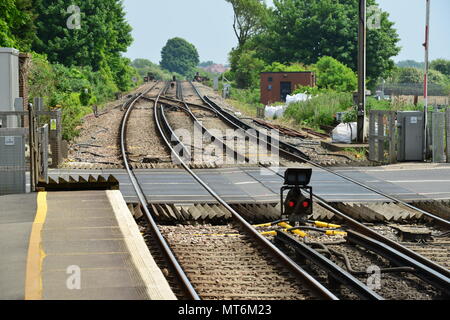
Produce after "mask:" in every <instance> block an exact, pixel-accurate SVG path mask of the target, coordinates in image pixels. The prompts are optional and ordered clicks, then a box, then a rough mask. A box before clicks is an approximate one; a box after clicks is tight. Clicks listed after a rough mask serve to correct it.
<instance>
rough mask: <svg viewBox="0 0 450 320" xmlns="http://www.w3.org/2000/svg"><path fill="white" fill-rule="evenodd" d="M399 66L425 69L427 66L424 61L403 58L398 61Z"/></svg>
mask: <svg viewBox="0 0 450 320" xmlns="http://www.w3.org/2000/svg"><path fill="white" fill-rule="evenodd" d="M396 65H397V67H399V68H418V69H423V68H425V63H424V62H417V61H415V60H403V61H399V62H397V63H396Z"/></svg>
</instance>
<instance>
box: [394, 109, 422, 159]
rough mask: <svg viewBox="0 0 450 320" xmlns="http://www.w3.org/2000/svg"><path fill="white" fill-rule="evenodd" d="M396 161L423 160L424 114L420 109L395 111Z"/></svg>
mask: <svg viewBox="0 0 450 320" xmlns="http://www.w3.org/2000/svg"><path fill="white" fill-rule="evenodd" d="M397 121H398V124H397V125H398V138H399V144H398V153H397V154H398V161H423V160H424V158H423V144H424V128H425V124H424V114H423V112H421V111H401V112H397Z"/></svg>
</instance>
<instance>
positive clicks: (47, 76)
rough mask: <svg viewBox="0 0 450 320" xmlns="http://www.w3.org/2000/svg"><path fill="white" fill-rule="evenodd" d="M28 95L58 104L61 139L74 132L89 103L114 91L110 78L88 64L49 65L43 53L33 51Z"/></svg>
mask: <svg viewBox="0 0 450 320" xmlns="http://www.w3.org/2000/svg"><path fill="white" fill-rule="evenodd" d="M29 89H30V98H33V97H44V99H45V104H46V105H48V106H51V107H56V106H61V108H62V117H63V138H64V139H66V140H70V139H72V138H74V137H75V136H76V135H77V130H76V127H77V126H79V125H80V123H81V119H82V118H83V117H84V116H85V115H86V114H88V113H91V112H92V109H91V108H90V106H92V105H94V104H100V105H101V104H103V103H105V102H106V101H108V100H109V99H110V98H111V97H112V96H114V93H115V92H117V91H118V87H117V85H116V84H115V83H114V80H113V79H112V77H108V76H105V74H103V73H102V72H99V71H97V72H95V71H92V69H91V68H90V67H70V68H69V67H66V66H64V65H62V64H50V63H49V62H48V60H47V58H46V57H45V56H44V55H39V54H36V53H35V54H33V58H32V63H31V70H30V77H29Z"/></svg>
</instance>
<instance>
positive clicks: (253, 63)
mask: <svg viewBox="0 0 450 320" xmlns="http://www.w3.org/2000/svg"><path fill="white" fill-rule="evenodd" d="M230 61H231V65H232V68H231V72H230V75H229V76H231V78H233V79H234V81H235V82H236V86H237V87H238V88H241V89H247V88H255V87H258V86H259V79H260V77H259V74H260V73H261V72H262V71H263V69H264V66H265V63H264V61H262V60H261V59H259V58H257V57H256V51H251V50H240V49H235V50H233V51H232V52H231V53H230Z"/></svg>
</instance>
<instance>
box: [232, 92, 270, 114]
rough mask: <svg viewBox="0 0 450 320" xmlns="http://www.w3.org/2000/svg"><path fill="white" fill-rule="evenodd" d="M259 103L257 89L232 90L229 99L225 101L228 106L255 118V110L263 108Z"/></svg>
mask: <svg viewBox="0 0 450 320" xmlns="http://www.w3.org/2000/svg"><path fill="white" fill-rule="evenodd" d="M259 101H260V95H259V89H236V88H232V89H231V94H230V98H229V99H227V102H228V103H229V104H230V105H232V106H233V107H234V108H235V109H237V110H239V111H240V112H242V113H243V114H244V115H246V116H249V117H256V115H257V109H258V108H260V107H263V105H262V104H261V103H260V102H259Z"/></svg>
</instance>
